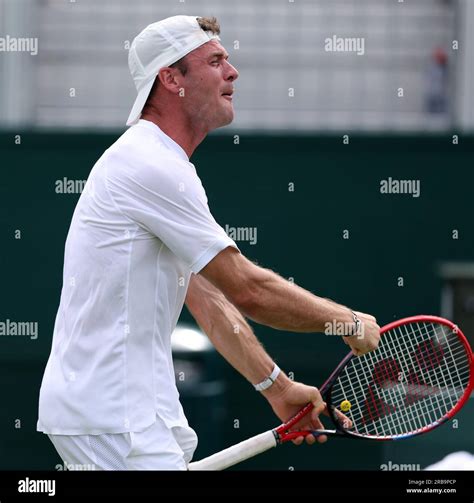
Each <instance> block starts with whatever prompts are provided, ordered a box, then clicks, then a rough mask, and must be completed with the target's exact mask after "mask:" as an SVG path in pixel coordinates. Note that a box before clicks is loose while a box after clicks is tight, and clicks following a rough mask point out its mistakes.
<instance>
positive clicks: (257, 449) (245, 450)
mask: <svg viewBox="0 0 474 503" xmlns="http://www.w3.org/2000/svg"><path fill="white" fill-rule="evenodd" d="M276 445H277V442H276V439H275V435H274V434H273V431H272V430H269V431H266V432H265V433H260V435H256V436H255V437H252V438H249V439H248V440H244V441H243V442H240V443H239V444H236V445H233V446H232V447H228V448H227V449H224V450H223V451H220V452H217V453H216V454H213V455H212V456H209V457H208V458H204V459H201V461H195V462H194V463H189V465H188V470H225V469H226V468H228V467H229V466H233V465H236V464H237V463H240V462H241V461H244V460H246V459H249V458H251V457H253V456H256V455H257V454H260V453H261V452H265V451H267V450H268V449H271V448H272V447H276Z"/></svg>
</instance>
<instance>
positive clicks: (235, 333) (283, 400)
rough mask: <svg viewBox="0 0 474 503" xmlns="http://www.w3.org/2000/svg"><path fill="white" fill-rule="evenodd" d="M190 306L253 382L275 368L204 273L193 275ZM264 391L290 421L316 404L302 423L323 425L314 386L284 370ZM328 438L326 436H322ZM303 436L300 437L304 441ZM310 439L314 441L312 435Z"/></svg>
mask: <svg viewBox="0 0 474 503" xmlns="http://www.w3.org/2000/svg"><path fill="white" fill-rule="evenodd" d="M186 306H187V307H188V309H189V311H190V312H191V314H192V315H193V317H194V319H195V320H196V322H197V323H198V325H199V326H200V327H201V329H202V330H203V331H204V332H205V333H206V335H207V336H208V337H209V339H210V341H211V342H212V344H213V345H214V347H215V348H216V349H217V351H218V352H219V353H220V354H221V355H222V356H223V357H224V358H225V359H226V360H227V361H228V362H229V363H230V364H231V365H232V366H233V367H234V368H235V369H236V370H237V371H239V372H240V373H241V374H242V375H243V376H244V377H245V378H246V379H247V380H248V381H250V382H251V383H252V384H256V383H259V382H262V381H263V380H264V379H266V378H267V377H268V376H269V375H270V374H271V372H272V370H273V367H274V362H273V360H272V358H271V357H270V356H269V355H268V354H267V352H266V351H265V349H264V348H263V346H262V345H261V344H260V342H259V341H258V339H257V338H256V336H255V334H254V333H253V330H252V328H251V327H250V325H249V324H248V323H247V321H246V320H245V318H244V317H243V316H242V314H241V313H240V311H239V310H238V309H237V308H236V307H235V306H234V305H233V304H232V303H231V302H230V301H229V300H228V299H227V298H226V297H225V296H224V294H223V293H222V292H221V291H220V290H218V289H217V288H216V287H214V286H213V285H212V284H211V283H210V282H209V281H207V280H206V279H205V278H204V277H202V276H200V275H194V274H193V275H191V280H190V283H189V288H188V292H187V295H186ZM262 395H264V396H265V398H266V399H267V400H268V402H269V403H270V405H271V406H272V408H273V411H274V412H275V414H276V415H277V416H278V417H279V418H280V419H281V420H282V421H286V420H288V419H289V418H290V417H291V416H293V415H294V414H295V413H296V412H298V411H299V410H300V409H301V408H302V407H303V406H304V405H306V404H307V403H308V402H312V403H313V404H314V405H315V408H314V410H313V411H312V414H311V417H308V418H307V419H306V420H305V421H304V423H306V424H304V423H302V424H300V425H298V426H299V427H309V428H314V429H318V428H322V427H323V426H322V424H321V422H320V421H319V419H318V416H319V414H320V413H321V412H322V411H323V410H324V409H325V404H324V403H323V400H322V398H321V395H320V393H319V390H318V389H317V388H315V387H313V386H306V385H304V384H302V383H296V382H293V381H292V380H291V379H289V378H288V376H286V374H285V373H284V372H283V371H281V372H280V374H279V376H278V377H277V379H276V380H275V382H274V383H273V384H272V385H271V386H270V387H269V388H268V389H267V390H265V391H263V392H262ZM318 440H319V441H320V442H321V441H325V440H326V439H325V437H323V438H321V437H319V439H318ZM302 441H303V438H302V437H301V438H300V439H297V441H295V443H296V444H300V443H301V442H302ZM306 441H307V443H310V444H312V443H314V437H312V436H309V437H307V439H306Z"/></svg>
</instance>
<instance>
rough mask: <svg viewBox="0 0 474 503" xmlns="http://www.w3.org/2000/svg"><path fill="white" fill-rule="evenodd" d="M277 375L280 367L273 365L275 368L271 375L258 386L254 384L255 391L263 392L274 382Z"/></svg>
mask: <svg viewBox="0 0 474 503" xmlns="http://www.w3.org/2000/svg"><path fill="white" fill-rule="evenodd" d="M279 374H280V367H279V366H278V365H277V364H276V363H275V367H274V368H273V371H272V373H271V374H270V375H269V376H268V377H267V378H266V379H265V380H264V381H262V382H260V383H258V384H254V387H255V389H256V390H257V391H265V390H266V389H268V388H269V387H270V386H271V385H272V384H273V383H274V382H275V380H276V378H277V377H278V375H279Z"/></svg>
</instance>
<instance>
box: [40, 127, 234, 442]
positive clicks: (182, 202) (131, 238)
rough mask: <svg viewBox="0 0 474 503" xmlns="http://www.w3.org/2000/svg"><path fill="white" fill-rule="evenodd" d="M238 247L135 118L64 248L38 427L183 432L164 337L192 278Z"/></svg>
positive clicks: (181, 159) (182, 166)
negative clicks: (161, 427)
mask: <svg viewBox="0 0 474 503" xmlns="http://www.w3.org/2000/svg"><path fill="white" fill-rule="evenodd" d="M228 246H233V247H235V248H237V246H236V245H235V243H234V241H233V240H232V239H230V238H229V237H228V236H227V234H226V233H225V231H224V230H223V229H222V227H220V226H219V225H218V224H217V223H216V221H215V220H214V218H213V217H212V215H211V213H210V211H209V207H208V204H207V197H206V193H205V191H204V188H203V186H202V183H201V180H200V179H199V177H198V175H197V173H196V169H195V167H194V165H193V164H191V163H190V162H189V159H188V157H187V156H186V153H185V152H184V150H183V149H182V148H181V147H180V146H179V145H178V144H177V143H175V142H174V141H173V140H172V139H171V138H170V137H168V136H167V135H165V134H164V133H163V132H162V131H161V130H160V129H159V127H158V126H156V125H155V124H153V123H152V122H148V121H145V120H140V121H139V123H138V124H136V125H135V126H133V127H131V128H130V129H128V130H127V131H126V132H125V133H124V134H123V135H122V136H121V137H120V138H119V139H118V140H117V142H116V143H115V144H113V145H112V146H111V147H110V148H109V149H108V150H106V152H105V153H104V154H103V156H102V157H101V158H100V159H99V160H98V161H97V163H96V165H95V166H94V168H93V169H92V171H91V174H90V176H89V179H88V181H87V184H86V186H85V188H84V191H83V193H82V194H81V197H80V199H79V201H78V204H77V206H76V209H75V211H74V215H73V218H72V222H71V227H70V229H69V233H68V237H67V240H66V248H65V257H64V271H63V288H62V292H61V301H60V305H59V309H58V313H57V316H56V322H55V327H54V335H53V343H52V349H51V355H50V357H49V360H48V363H47V366H46V369H45V373H44V377H43V382H42V385H41V391H40V401H39V420H38V431H42V432H45V433H50V434H59V435H61V434H62V435H80V434H101V433H123V432H129V431H143V430H144V429H145V428H147V427H148V426H149V425H151V424H152V423H153V422H154V421H155V415H156V414H158V415H159V416H160V417H161V418H162V419H163V421H164V422H165V423H166V425H167V426H169V427H170V428H171V427H173V426H178V425H179V426H186V425H187V421H186V418H185V416H184V413H183V409H182V407H181V404H180V403H179V394H178V390H177V388H176V382H175V375H174V369H173V361H172V355H171V344H170V337H171V333H172V332H173V330H174V328H175V326H176V323H177V321H178V318H179V314H180V312H181V309H182V307H183V304H184V299H185V296H186V291H187V288H188V284H189V278H190V275H191V271H192V272H194V273H196V274H197V273H198V272H199V271H200V270H201V269H202V268H203V267H204V266H205V265H206V264H208V262H209V261H210V260H212V259H213V258H214V257H215V256H216V255H217V254H218V253H219V252H220V251H221V250H223V249H224V248H226V247H228Z"/></svg>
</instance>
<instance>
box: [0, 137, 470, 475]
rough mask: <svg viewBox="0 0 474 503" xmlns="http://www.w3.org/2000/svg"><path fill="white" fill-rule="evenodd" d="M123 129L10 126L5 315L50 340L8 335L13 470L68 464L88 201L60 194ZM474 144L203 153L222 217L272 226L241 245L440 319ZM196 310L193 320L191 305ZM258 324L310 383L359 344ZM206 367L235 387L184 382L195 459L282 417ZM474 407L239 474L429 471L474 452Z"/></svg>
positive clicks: (335, 289) (397, 307) (235, 223)
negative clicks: (66, 380)
mask: <svg viewBox="0 0 474 503" xmlns="http://www.w3.org/2000/svg"><path fill="white" fill-rule="evenodd" d="M16 135H20V136H19V137H18V136H16ZM117 136H118V133H117V134H112V133H111V134H100V135H98V134H96V135H90V134H81V133H77V134H58V133H43V134H38V133H33V132H22V133H17V132H13V131H12V132H3V133H2V134H1V135H0V148H1V159H2V163H1V165H2V168H1V169H2V182H1V186H0V201H1V205H2V211H1V214H0V215H1V216H0V219H1V220H0V225H1V236H2V248H1V250H2V251H1V255H0V257H1V266H2V267H1V271H2V280H3V281H2V301H1V307H0V312H1V315H0V320H1V321H4V320H6V319H10V320H14V321H37V322H38V324H39V336H38V339H36V340H32V339H30V338H28V337H16V338H13V337H6V336H3V337H0V360H1V365H0V377H1V388H2V398H3V399H2V406H1V407H0V452H1V453H2V456H0V469H21V468H26V469H55V466H56V464H58V463H59V460H58V458H57V456H56V454H55V452H54V450H53V448H52V446H51V445H50V443H49V441H48V439H47V438H46V437H45V436H44V435H42V434H40V433H36V431H35V426H36V419H37V415H36V414H37V402H38V390H39V386H40V382H41V377H42V372H43V369H44V365H45V363H46V359H47V357H48V354H49V350H50V345H51V336H52V331H53V325H54V318H55V315H56V310H57V306H58V302H59V295H60V289H61V276H62V261H63V250H64V242H65V238H66V235H67V230H68V227H69V223H70V219H71V216H72V212H73V210H74V206H75V203H76V201H77V199H78V194H61V193H57V192H56V191H55V189H56V181H57V180H62V179H63V178H64V177H66V178H68V179H71V180H77V179H86V178H87V176H88V173H89V171H90V170H91V168H92V166H93V164H94V162H95V161H96V160H97V158H98V157H99V156H100V155H101V154H102V152H103V151H104V150H105V149H106V148H107V147H108V146H109V145H110V144H111V143H113V141H114V140H115V139H116V138H117ZM18 140H20V142H19V141H18ZM473 151H474V138H473V137H462V136H461V137H460V138H459V144H457V145H454V144H453V143H452V137H451V135H449V134H447V135H445V136H385V137H375V136H370V137H368V136H352V135H351V137H350V141H349V144H344V142H343V137H342V135H334V136H318V137H313V136H291V135H281V136H264V135H255V134H242V135H241V136H240V137H239V138H236V137H234V136H232V135H225V134H224V135H211V136H210V137H209V138H208V139H207V140H205V142H204V143H203V145H202V146H201V147H199V148H198V150H197V152H196V154H195V156H194V157H193V159H192V161H193V162H194V164H195V165H196V167H197V170H198V174H199V175H200V177H201V179H202V181H203V184H204V187H205V188H206V191H207V195H208V198H209V206H210V208H211V211H212V212H213V214H214V216H215V218H216V220H217V221H218V222H219V223H220V224H221V225H222V226H223V227H225V226H226V225H228V226H230V227H252V228H253V227H255V228H256V229H257V243H256V244H254V245H252V244H250V243H248V242H245V241H239V242H238V245H239V247H240V248H241V250H242V252H243V253H245V254H246V255H247V256H248V257H249V258H251V259H252V260H255V261H257V262H258V263H259V264H260V265H262V266H265V267H269V268H271V269H273V270H275V271H277V272H278V273H280V274H281V275H282V276H284V277H286V278H293V279H294V281H295V282H296V283H298V284H299V285H301V286H303V287H305V288H307V289H309V290H311V291H313V292H314V293H316V294H318V295H320V296H324V297H330V298H332V299H334V300H336V301H338V302H341V303H344V304H347V305H350V306H352V307H353V308H355V309H357V310H361V311H366V312H369V313H372V314H374V315H375V316H376V317H377V319H378V321H379V324H381V325H382V324H385V323H388V322H390V321H392V320H394V319H397V318H401V317H405V316H409V315H414V314H421V313H424V314H439V307H440V288H441V282H440V280H439V279H438V278H437V275H436V268H437V265H438V263H439V262H441V261H444V260H451V261H452V260H463V261H469V260H472V258H473V245H474V231H473V226H472V217H473V213H474V212H473V207H474V202H473V201H474V197H473V191H474V166H473ZM389 177H391V178H392V179H403V180H419V181H420V184H421V185H420V187H421V193H420V197H417V198H415V197H412V195H410V194H382V193H381V192H380V181H381V180H382V179H388V178H389ZM345 231H348V233H349V234H348V236H349V239H344V232H345ZM456 238H457V239H456ZM182 320H184V321H190V320H191V318H190V317H189V314H188V313H187V312H183V315H182ZM254 327H255V330H256V333H257V335H258V337H259V338H260V339H261V340H262V341H263V343H264V345H265V346H266V348H267V350H268V351H269V352H270V353H271V354H272V356H273V357H274V358H275V359H276V361H277V362H278V363H279V365H280V366H281V367H282V368H283V369H285V370H286V371H287V372H293V374H294V377H295V379H297V380H302V381H303V382H307V383H311V384H315V385H318V384H320V383H321V382H322V381H324V380H325V378H326V377H327V375H328V373H329V372H330V371H331V370H332V369H333V367H334V366H335V365H336V364H337V363H338V361H339V360H340V359H341V358H342V356H344V354H345V353H346V351H347V347H346V346H345V345H344V344H343V343H342V342H341V341H340V340H339V339H338V338H337V337H327V336H325V335H323V334H304V335H302V334H294V333H293V334H291V333H284V332H278V331H275V330H272V329H269V328H266V327H263V326H259V325H256V324H254ZM197 358H198V359H199V358H201V356H199V355H198V356H197ZM202 363H203V364H205V365H207V367H208V368H207V372H208V379H209V380H211V381H214V382H217V383H219V385H220V387H219V386H217V387H215V388H213V389H214V391H212V390H211V391H209V389H208V392H202V390H203V389H204V388H202V387H201V391H200V389H199V387H196V389H194V390H193V389H192V388H191V389H185V390H183V394H182V396H183V402H184V405H185V409H186V410H187V412H188V415H189V418H190V421H191V423H192V425H193V426H194V427H195V429H196V430H197V432H198V433H199V434H200V446H199V448H198V451H197V453H196V458H199V457H202V456H204V455H206V454H209V453H210V452H212V451H213V450H215V449H216V448H217V449H219V448H223V447H225V446H227V445H230V444H232V443H235V442H238V441H240V440H243V439H244V438H246V437H248V436H250V435H253V434H256V433H259V432H260V431H263V430H264V429H268V428H269V427H272V426H274V425H275V424H276V417H275V416H274V415H273V413H272V412H271V410H270V408H269V407H268V405H267V404H266V402H265V400H264V399H262V398H261V397H260V396H259V395H258V393H256V392H255V391H253V389H252V388H251V386H250V385H249V384H248V383H247V382H246V381H245V380H244V379H243V378H241V377H240V376H239V375H238V374H237V373H236V372H235V371H233V370H232V369H231V368H230V367H229V366H228V365H227V364H225V363H224V362H222V361H221V360H220V359H219V358H216V357H215V356H212V355H211V356H209V355H208V356H204V355H202ZM473 409H474V407H473V406H472V400H471V401H470V403H469V405H468V407H467V408H466V409H465V411H463V414H462V415H460V416H459V421H458V424H456V426H457V427H456V428H453V425H448V426H444V427H443V428H442V429H440V430H439V432H437V433H434V434H432V435H428V436H426V439H425V438H423V437H420V438H419V439H416V440H413V441H407V442H402V443H397V444H396V445H389V444H385V443H384V444H382V443H370V442H369V443H367V442H364V443H361V442H360V441H352V440H351V441H344V440H339V439H337V440H333V441H331V442H328V443H327V444H326V445H324V446H321V447H312V448H309V447H306V446H304V447H301V448H296V447H294V446H292V445H289V446H284V447H282V448H281V449H279V450H275V451H273V452H270V453H265V454H263V455H261V456H259V457H258V458H255V459H253V460H251V461H249V462H247V463H244V464H242V465H240V466H239V468H241V469H257V468H258V469H263V468H269V469H273V468H277V469H284V470H287V469H313V468H314V469H338V468H344V469H380V465H381V464H382V463H386V462H387V460H391V461H392V463H401V462H403V463H409V464H420V465H421V466H422V467H423V466H425V465H426V464H429V463H431V462H434V461H436V460H437V459H438V458H439V457H441V456H443V455H445V454H447V453H448V452H451V451H452V450H459V449H461V448H464V449H466V450H469V449H470V450H472V451H474V438H473V435H472V433H470V428H469V421H471V423H472V419H474V410H473ZM210 410H212V411H213V413H212V414H211V415H209V411H210ZM469 418H470V419H469Z"/></svg>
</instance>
